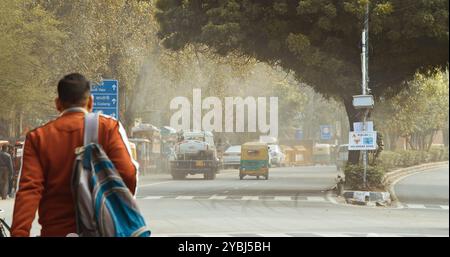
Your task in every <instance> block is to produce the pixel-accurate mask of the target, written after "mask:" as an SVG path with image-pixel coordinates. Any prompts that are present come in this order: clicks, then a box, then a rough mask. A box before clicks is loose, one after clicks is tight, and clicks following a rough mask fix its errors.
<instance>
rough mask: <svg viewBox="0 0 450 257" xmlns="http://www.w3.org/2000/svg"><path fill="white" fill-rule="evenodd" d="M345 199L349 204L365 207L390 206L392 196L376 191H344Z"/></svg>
mask: <svg viewBox="0 0 450 257" xmlns="http://www.w3.org/2000/svg"><path fill="white" fill-rule="evenodd" d="M343 197H344V199H345V202H346V203H347V204H354V205H363V206H382V207H384V206H389V205H390V204H391V194H390V193H389V192H375V191H344V194H343Z"/></svg>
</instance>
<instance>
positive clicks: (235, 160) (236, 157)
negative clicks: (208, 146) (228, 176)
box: [223, 145, 241, 169]
mask: <svg viewBox="0 0 450 257" xmlns="http://www.w3.org/2000/svg"><path fill="white" fill-rule="evenodd" d="M240 165H241V146H240V145H233V146H230V147H228V149H227V150H226V151H225V152H224V153H223V167H224V168H225V169H227V168H234V169H239V166H240Z"/></svg>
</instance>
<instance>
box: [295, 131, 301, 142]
mask: <svg viewBox="0 0 450 257" xmlns="http://www.w3.org/2000/svg"><path fill="white" fill-rule="evenodd" d="M295 139H296V140H303V130H301V129H296V130H295Z"/></svg>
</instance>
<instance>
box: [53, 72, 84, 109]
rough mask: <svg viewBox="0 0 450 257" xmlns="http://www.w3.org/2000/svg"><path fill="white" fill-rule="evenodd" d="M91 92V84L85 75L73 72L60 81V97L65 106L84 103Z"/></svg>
mask: <svg viewBox="0 0 450 257" xmlns="http://www.w3.org/2000/svg"><path fill="white" fill-rule="evenodd" d="M90 94H91V84H90V82H89V80H87V79H86V78H85V77H84V76H83V75H81V74H79V73H71V74H68V75H66V76H64V78H62V79H61V80H60V81H59V82H58V97H59V99H60V100H61V101H62V102H63V104H64V105H65V107H73V106H77V105H80V104H83V103H84V101H85V100H86V99H87V98H89V96H90Z"/></svg>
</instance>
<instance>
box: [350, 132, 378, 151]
mask: <svg viewBox="0 0 450 257" xmlns="http://www.w3.org/2000/svg"><path fill="white" fill-rule="evenodd" d="M376 149H377V132H376V131H371V132H369V131H362V132H354V131H352V132H350V134H349V138H348V150H349V151H360V150H361V151H367V150H376Z"/></svg>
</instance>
